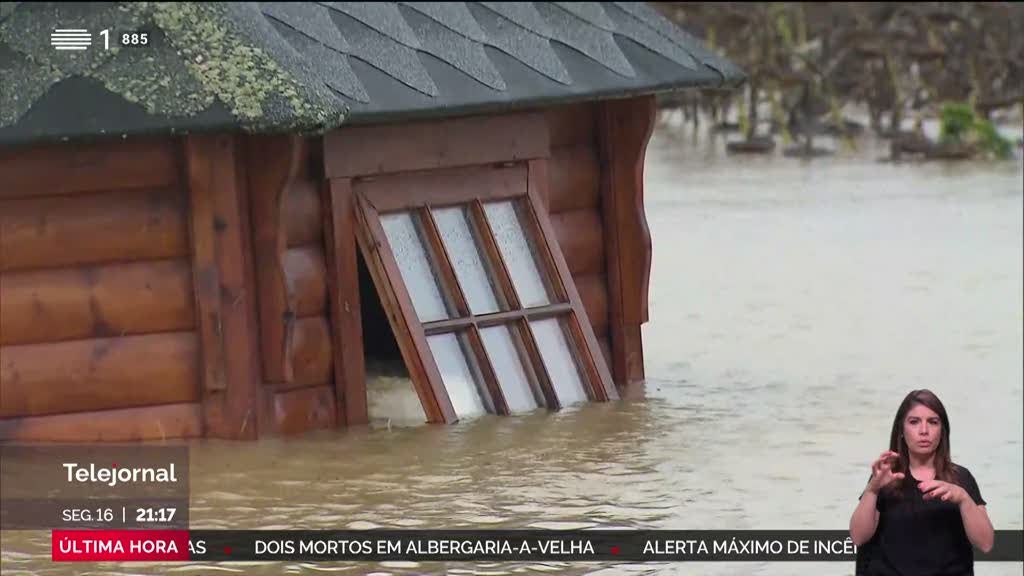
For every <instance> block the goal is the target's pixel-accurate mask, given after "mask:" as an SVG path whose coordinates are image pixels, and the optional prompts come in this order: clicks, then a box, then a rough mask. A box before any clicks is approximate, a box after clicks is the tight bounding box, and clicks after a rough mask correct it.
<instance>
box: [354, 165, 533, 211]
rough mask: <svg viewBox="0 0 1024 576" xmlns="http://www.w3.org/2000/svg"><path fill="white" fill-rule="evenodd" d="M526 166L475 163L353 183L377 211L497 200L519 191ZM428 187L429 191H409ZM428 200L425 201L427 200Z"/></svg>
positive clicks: (510, 196) (523, 179) (360, 180)
mask: <svg viewBox="0 0 1024 576" xmlns="http://www.w3.org/2000/svg"><path fill="white" fill-rule="evenodd" d="M526 173H527V171H526V169H525V168H524V166H523V165H522V164H508V165H501V166H475V167H472V168H456V169H451V170H434V171H431V172H423V173H417V174H400V175H396V176H388V177H386V178H380V179H373V178H368V179H359V180H356V186H357V187H358V188H359V193H360V194H362V195H364V196H365V197H366V198H367V199H368V200H369V201H370V203H371V204H373V207H374V209H376V210H377V211H378V212H381V213H384V212H393V211H395V210H412V209H414V208H422V207H425V206H427V204H430V206H432V207H434V208H440V207H442V206H450V205H454V204H464V203H465V202H466V199H467V198H478V199H480V200H485V201H486V200H501V199H505V198H514V197H517V196H522V195H523V184H524V183H525V182H526ZM414 190H430V194H429V195H427V194H423V195H419V194H410V191H414ZM428 200H429V202H428Z"/></svg>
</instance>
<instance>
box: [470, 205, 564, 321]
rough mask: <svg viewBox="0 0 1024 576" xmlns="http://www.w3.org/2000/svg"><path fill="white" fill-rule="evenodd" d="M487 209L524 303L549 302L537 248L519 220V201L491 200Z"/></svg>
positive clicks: (503, 255) (485, 207) (513, 281)
mask: <svg viewBox="0 0 1024 576" xmlns="http://www.w3.org/2000/svg"><path fill="white" fill-rule="evenodd" d="M484 211H485V212H486V213H487V221H488V222H490V224H491V229H492V230H494V239H495V240H496V241H497V243H498V248H499V249H500V250H501V256H502V258H504V259H505V266H506V267H507V268H508V273H509V275H510V276H512V284H513V285H515V288H516V294H518V295H519V301H520V302H521V303H522V305H523V307H524V308H529V307H531V306H544V305H545V304H548V303H549V302H550V301H549V300H548V291H547V288H545V287H544V280H543V278H542V277H541V275H540V268H539V267H538V266H537V260H536V259H535V258H534V254H533V248H532V246H531V245H530V242H529V240H528V239H527V237H526V233H525V231H524V230H523V226H522V224H521V223H520V222H519V216H518V215H517V214H516V208H515V204H513V202H512V201H510V200H509V201H505V202H490V203H487V204H484Z"/></svg>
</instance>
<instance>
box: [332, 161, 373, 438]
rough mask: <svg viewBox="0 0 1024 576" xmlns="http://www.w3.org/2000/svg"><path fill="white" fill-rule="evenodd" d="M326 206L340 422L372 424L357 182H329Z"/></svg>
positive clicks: (335, 390) (335, 382)
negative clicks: (354, 189)
mask: <svg viewBox="0 0 1024 576" xmlns="http://www.w3.org/2000/svg"><path fill="white" fill-rule="evenodd" d="M322 204H323V206H324V210H323V213H324V224H323V229H324V235H325V236H326V240H327V241H326V246H327V256H326V258H325V260H326V262H327V286H328V289H327V293H328V297H327V301H328V303H329V305H328V307H329V309H330V314H331V336H332V346H331V348H332V351H333V354H334V394H335V399H336V401H337V404H338V406H337V413H338V420H339V422H340V423H341V424H342V425H345V426H363V425H366V424H368V423H369V421H370V416H369V412H368V409H367V404H366V365H365V362H366V359H365V357H364V351H363V317H362V311H361V308H360V306H361V304H360V296H359V260H358V255H357V254H356V250H357V249H358V248H357V247H356V233H357V231H356V228H357V222H356V214H355V199H354V197H353V193H352V182H351V180H348V179H344V178H343V179H335V180H330V181H328V182H327V183H326V185H325V187H324V189H323V202H322Z"/></svg>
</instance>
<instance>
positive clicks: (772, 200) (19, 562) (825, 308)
mask: <svg viewBox="0 0 1024 576" xmlns="http://www.w3.org/2000/svg"><path fill="white" fill-rule="evenodd" d="M690 137H691V135H690V133H689V131H685V132H679V133H673V132H670V131H667V130H664V129H662V130H659V131H657V132H656V133H655V137H654V139H653V140H652V142H651V145H650V147H649V150H648V173H647V198H646V201H647V212H648V217H649V223H650V227H651V233H652V236H653V240H654V262H653V271H652V277H651V294H650V305H651V310H650V316H651V322H650V323H649V325H647V326H646V327H645V329H644V343H645V352H646V354H645V355H646V361H647V374H648V376H649V381H648V383H647V385H646V387H645V390H644V392H645V395H646V398H645V399H639V400H627V401H622V402H618V403H613V404H606V405H586V406H582V407H579V408H575V409H570V410H566V411H564V412H561V413H558V414H547V413H534V414H530V415H526V416H519V417H491V416H485V417H483V418H480V419H477V420H474V421H472V422H470V423H468V424H464V425H457V426H451V427H443V426H428V427H419V428H393V429H390V430H387V429H379V430H371V431H363V432H325V433H320V434H315V435H311V436H307V437H303V438H301V439H295V440H270V441H263V442H260V443H257V444H237V443H230V442H220V441H204V442H196V443H193V444H192V447H193V449H192V459H193V460H192V491H193V497H192V498H193V499H192V519H193V527H195V528H249V529H261V528H263V529H270V528H295V529H299V528H303V529H318V528H335V529H339V528H348V529H362V528H376V527H385V528H403V527H407V528H412V527H423V528H468V527H487V528H525V527H539V528H551V529H560V528H586V527H594V526H605V527H652V528H677V529H722V528H749V529H755V528H757V529H771V528H775V529H785V528H822V529H844V528H845V527H846V525H847V521H848V518H849V514H850V512H851V511H852V508H853V506H854V504H855V502H856V497H857V495H858V494H859V492H860V489H861V488H862V487H863V484H864V481H865V480H866V478H867V473H868V466H869V462H870V461H871V459H872V457H873V456H874V455H876V454H877V453H878V452H880V451H881V450H882V449H884V448H885V443H886V442H887V439H888V428H889V426H890V425H891V418H892V414H893V412H894V411H895V409H896V406H897V404H898V402H899V400H900V399H901V398H902V396H903V395H904V394H905V393H906V392H907V391H908V390H910V389H912V388H917V387H929V388H932V389H933V390H935V391H936V392H937V393H938V394H939V395H940V397H941V398H942V399H943V400H944V401H945V403H946V406H947V409H948V410H949V412H950V418H951V420H952V427H953V439H952V441H953V457H954V459H955V460H956V461H958V462H961V463H963V464H964V465H966V466H967V467H969V468H970V469H971V470H972V471H973V472H974V475H975V477H977V478H978V481H979V483H980V485H981V490H982V494H983V495H984V497H985V499H986V500H987V501H988V502H989V512H990V514H991V516H992V518H993V521H994V523H995V525H996V527H997V528H1000V529H1020V528H1022V527H1024V526H1022V524H1024V520H1022V517H1021V508H1022V502H1024V499H1022V494H1021V485H1022V460H1021V444H1022V437H1024V429H1022V427H1024V415H1022V408H1021V402H1022V397H1021V396H1022V392H1021V388H1022V381H1024V377H1022V372H1021V360H1022V358H1021V351H1022V347H1024V343H1022V320H1024V316H1022V303H1021V295H1022V292H1024V289H1022V275H1024V274H1022V269H1021V262H1022V256H1024V255H1022V189H1021V188H1022V184H1021V182H1022V166H1021V162H1020V161H1019V160H1017V161H1014V162H1009V163H1005V164H953V165H946V164H927V165H924V164H919V165H915V164H904V165H892V164H885V163H879V162H877V161H875V158H876V157H878V156H881V155H883V154H884V150H882V149H881V148H872V147H864V148H862V149H861V150H859V151H856V152H844V153H843V154H842V155H841V156H840V157H838V158H831V159H824V160H815V161H814V162H813V163H810V164H805V163H801V162H800V161H797V160H789V159H780V158H774V159H769V158H742V159H736V158H728V157H726V156H725V155H724V154H723V153H722V151H721V142H710V143H708V142H704V143H693V142H692V141H691V139H690ZM3 536H4V537H3V552H2V560H3V564H4V573H5V574H6V573H8V571H11V572H12V573H27V574H39V575H43V574H81V573H89V574H173V573H182V574H211V573H218V572H223V573H226V574H230V573H244V574H293V573H294V574H300V573H305V574H313V573H317V572H326V573H332V572H337V573H341V574H368V573H378V574H422V573H431V574H441V573H451V574H531V573H558V574H602V575H604V574H740V573H742V574H750V573H753V574H807V575H811V574H814V575H820V574H835V575H845V574H851V573H852V565H847V564H845V563H843V564H823V563H819V564H775V565H768V564H760V565H759V564H752V563H744V564H714V563H703V564H685V563H680V564H660V565H655V564H647V565H609V564H559V563H545V564H528V565H527V564H518V563H476V564H471V563H457V564H450V565H443V564H436V563H431V564H416V563H408V562H405V563H402V562H392V563H382V564H372V565H367V564H354V563H337V564H320V563H318V564H304V563H278V564H267V563H253V564H251V565H249V564H223V565H210V566H196V565H179V564H167V565H157V564H117V563H108V564H91V565H84V564H75V565H63V564H51V563H50V562H49V547H50V541H49V534H48V533H43V532H7V533H4V535H3ZM976 573H977V574H978V575H979V576H985V575H989V576H992V575H1012V574H1016V575H1020V574H1022V567H1021V566H1019V565H1016V566H1014V565H1009V564H979V565H978V566H977V567H976Z"/></svg>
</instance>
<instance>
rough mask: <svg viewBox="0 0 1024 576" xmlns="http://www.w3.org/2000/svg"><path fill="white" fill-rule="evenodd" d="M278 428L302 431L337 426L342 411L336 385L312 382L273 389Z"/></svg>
mask: <svg viewBox="0 0 1024 576" xmlns="http://www.w3.org/2000/svg"><path fill="white" fill-rule="evenodd" d="M273 405H274V410H273V412H274V431H275V432H277V433H278V434H284V435H288V434H302V433H304V432H309V431H310V430H317V429H323V428H334V427H335V426H337V421H338V411H337V406H336V405H335V394H334V390H333V387H332V386H329V385H323V386H311V387H307V388H298V389H294V390H286V391H281V392H274V393H273Z"/></svg>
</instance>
